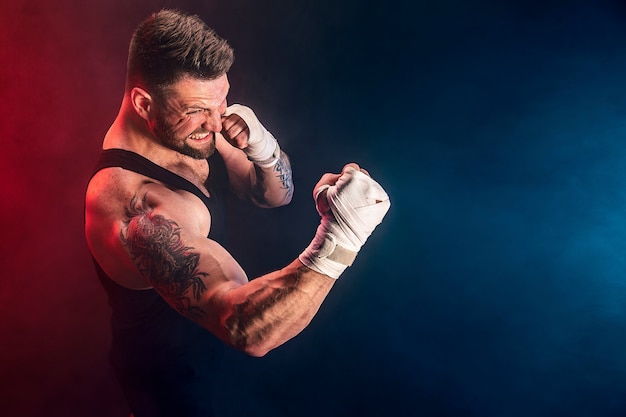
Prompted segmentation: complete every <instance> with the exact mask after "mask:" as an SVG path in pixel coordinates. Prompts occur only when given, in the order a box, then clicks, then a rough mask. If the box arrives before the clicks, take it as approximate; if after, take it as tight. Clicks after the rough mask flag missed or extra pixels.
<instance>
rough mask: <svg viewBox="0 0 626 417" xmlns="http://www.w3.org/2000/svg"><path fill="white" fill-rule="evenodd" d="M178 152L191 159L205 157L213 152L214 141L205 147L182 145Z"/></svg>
mask: <svg viewBox="0 0 626 417" xmlns="http://www.w3.org/2000/svg"><path fill="white" fill-rule="evenodd" d="M178 152H180V153H182V154H183V155H187V156H189V157H191V158H193V159H207V158H208V157H209V156H211V155H213V152H215V142H213V143H212V144H211V146H210V147H208V148H205V149H197V148H192V147H191V146H188V145H184V146H183V148H182V149H179V150H178Z"/></svg>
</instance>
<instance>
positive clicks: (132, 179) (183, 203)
mask: <svg viewBox="0 0 626 417" xmlns="http://www.w3.org/2000/svg"><path fill="white" fill-rule="evenodd" d="M210 220H211V218H210V213H209V212H208V210H207V208H206V206H205V205H204V204H203V203H202V202H201V201H200V200H199V199H198V198H197V197H195V196H193V195H191V194H190V193H187V192H184V191H180V190H172V189H170V188H168V187H167V186H165V185H164V184H162V183H160V182H158V181H156V180H153V179H150V178H148V177H145V176H143V175H140V174H137V173H135V172H132V171H127V170H125V169H123V168H105V169H103V170H100V171H99V172H97V173H96V174H95V175H94V176H93V178H92V179H91V181H90V182H89V185H88V187H87V192H86V198H85V235H86V239H87V243H88V245H89V248H90V250H91V252H92V254H93V256H94V257H95V258H96V260H97V261H98V263H99V264H100V266H101V267H102V268H103V269H104V270H105V272H107V275H109V276H110V277H111V278H113V279H114V280H115V281H117V282H118V283H119V284H121V285H125V286H128V287H141V286H142V284H145V280H144V279H143V278H142V277H141V275H140V274H139V273H138V271H137V269H136V267H135V265H134V263H133V260H132V253H131V252H130V251H129V248H128V240H127V239H128V236H129V231H135V232H137V233H144V234H145V233H147V232H148V230H154V231H156V230H158V229H159V228H160V227H171V228H173V229H175V230H178V231H181V230H182V231H183V232H184V233H185V235H186V236H188V237H191V238H197V239H200V238H205V237H206V236H207V235H208V232H209V229H210ZM142 228H143V229H142ZM155 237H156V236H155Z"/></svg>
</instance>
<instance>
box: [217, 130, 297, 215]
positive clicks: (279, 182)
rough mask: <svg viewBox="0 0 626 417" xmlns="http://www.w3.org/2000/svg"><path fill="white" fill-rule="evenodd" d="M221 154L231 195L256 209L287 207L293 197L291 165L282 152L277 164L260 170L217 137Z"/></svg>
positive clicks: (243, 155) (238, 150)
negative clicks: (251, 203)
mask: <svg viewBox="0 0 626 417" xmlns="http://www.w3.org/2000/svg"><path fill="white" fill-rule="evenodd" d="M216 144H217V149H218V151H219V152H220V155H221V156H222V158H224V162H225V163H226V167H227V169H228V174H229V178H230V183H231V187H232V189H233V191H234V192H235V194H237V195H238V196H239V197H241V198H245V199H249V200H251V201H252V202H253V203H254V204H256V205H257V206H259V207H279V206H283V205H286V204H289V202H290V201H291V198H292V196H293V190H294V186H293V181H292V176H291V163H290V162H289V157H288V156H287V154H285V152H283V151H281V153H280V158H279V159H278V162H277V163H276V164H275V165H274V166H271V167H269V168H261V167H259V166H258V165H255V164H253V163H252V162H250V161H249V160H248V158H247V157H246V155H245V154H244V153H243V151H241V150H240V149H237V148H235V147H233V146H231V145H230V144H229V143H227V142H226V140H225V139H224V138H223V137H222V136H221V135H218V136H217V143H216Z"/></svg>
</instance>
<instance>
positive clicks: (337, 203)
mask: <svg viewBox="0 0 626 417" xmlns="http://www.w3.org/2000/svg"><path fill="white" fill-rule="evenodd" d="M315 199H316V207H317V210H318V212H319V213H320V215H321V216H322V221H321V223H320V225H319V227H318V228H317V232H316V234H315V238H314V239H313V241H312V242H311V244H310V245H309V246H308V247H307V248H306V249H305V250H304V252H302V254H300V256H299V259H300V261H301V262H302V263H303V264H304V265H306V266H307V267H309V268H311V269H313V270H314V271H317V272H319V273H322V274H324V275H328V276H329V277H332V278H338V277H339V276H340V275H341V273H343V271H344V270H345V269H346V268H347V267H348V266H350V265H351V264H352V262H353V261H354V258H355V257H356V255H357V253H358V252H359V250H360V249H361V246H363V244H364V243H365V241H366V240H367V238H368V237H369V236H370V234H371V233H372V232H373V231H374V229H375V228H376V226H377V225H378V224H380V223H381V222H382V220H383V218H384V217H385V214H386V213H387V211H388V210H389V207H390V206H391V203H390V201H389V196H388V195H387V193H386V192H385V190H384V189H383V188H382V187H381V186H380V184H378V183H377V182H376V181H374V180H373V179H372V178H371V177H370V176H369V175H367V174H366V173H364V172H362V171H361V170H360V169H359V168H358V165H355V164H349V165H346V167H344V169H343V172H342V174H341V175H340V176H339V178H338V179H337V181H336V182H335V183H334V184H332V185H331V184H322V185H319V186H318V187H317V189H316V190H315Z"/></svg>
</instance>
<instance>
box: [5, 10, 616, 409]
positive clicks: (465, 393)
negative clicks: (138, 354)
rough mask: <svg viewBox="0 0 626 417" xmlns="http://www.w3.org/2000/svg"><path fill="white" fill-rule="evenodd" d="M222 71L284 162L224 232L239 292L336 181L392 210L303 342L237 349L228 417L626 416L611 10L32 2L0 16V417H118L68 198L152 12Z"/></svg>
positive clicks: (103, 336)
mask: <svg viewBox="0 0 626 417" xmlns="http://www.w3.org/2000/svg"><path fill="white" fill-rule="evenodd" d="M164 6H166V7H177V8H180V9H182V10H185V11H188V12H193V13H197V14H199V15H200V16H201V17H202V18H203V19H204V20H205V21H206V22H207V23H208V24H209V25H210V26H212V27H214V28H215V29H216V30H217V31H218V33H220V34H221V35H222V36H224V37H225V38H227V39H228V40H229V41H230V43H231V44H232V45H233V47H234V48H235V51H236V56H237V58H236V62H235V65H234V67H233V68H232V71H231V73H230V79H231V84H232V90H231V95H230V102H241V103H243V104H247V105H249V106H251V107H253V108H254V109H255V111H256V112H257V114H258V115H259V117H260V118H261V120H262V122H263V123H264V124H265V125H266V126H267V127H268V128H269V129H270V130H271V131H272V132H273V133H274V134H275V135H276V136H277V137H278V138H279V141H280V143H281V145H282V147H283V149H284V150H286V151H287V152H288V153H289V155H290V156H291V159H292V164H293V167H294V178H295V183H296V194H295V197H294V201H293V203H292V204H291V205H290V206H288V207H285V208H281V209H277V210H272V211H262V210H248V209H245V208H240V209H237V210H234V211H233V215H234V216H236V218H235V219H233V220H231V222H230V223H231V230H232V231H233V232H234V236H235V238H234V239H233V241H232V246H231V250H232V252H233V253H234V254H235V256H236V257H237V258H238V259H239V260H240V261H241V263H242V265H244V267H245V268H246V270H247V271H248V272H249V274H250V275H251V276H256V275H258V274H261V273H264V272H267V271H269V270H272V269H274V268H278V267H281V266H283V265H285V264H286V263H287V262H289V261H290V260H292V259H294V258H295V257H296V256H297V255H298V254H299V253H300V251H301V250H302V249H303V248H304V247H305V246H306V245H307V244H308V243H309V241H310V240H311V238H312V237H313V234H314V231H315V227H316V226H317V223H318V216H317V213H316V212H315V210H314V207H313V203H312V199H311V189H312V187H313V185H314V184H315V183H316V182H317V180H318V179H319V177H320V175H321V174H322V173H323V172H326V171H334V172H336V171H338V170H339V169H340V168H341V166H342V165H343V164H344V163H346V162H350V161H357V162H359V163H360V164H361V165H363V166H364V167H366V168H368V169H369V171H370V172H371V173H372V175H373V176H374V177H375V178H377V179H378V180H379V182H381V184H382V185H383V186H384V187H385V188H386V189H387V191H388V192H389V194H390V196H391V199H392V208H391V210H390V212H389V214H388V215H387V217H386V219H385V221H384V222H383V224H382V225H381V226H379V228H378V229H377V230H376V232H375V233H374V235H373V236H372V238H370V240H369V241H368V243H367V244H366V246H365V247H364V249H363V250H362V252H361V254H360V256H359V257H358V259H357V262H356V263H355V265H354V266H353V267H352V268H350V269H349V270H348V271H347V272H346V273H345V274H344V275H343V276H342V277H341V279H340V280H339V282H338V283H337V284H336V286H335V288H334V289H333V291H332V292H331V294H330V296H329V297H328V299H327V301H326V302H325V304H324V305H323V306H322V309H321V311H320V312H319V314H318V315H317V316H316V318H315V319H314V320H313V322H312V324H311V325H310V326H309V327H308V328H307V329H306V330H305V331H304V332H303V333H302V334H301V335H300V336H298V337H297V338H295V339H294V340H292V341H290V342H288V343H287V344H285V345H284V346H282V347H280V348H278V349H276V350H275V351H273V352H271V353H270V354H269V355H267V356H266V357H264V358H261V359H256V358H249V357H245V356H244V355H242V354H239V353H237V352H229V354H228V355H227V357H226V362H225V364H224V367H223V370H222V372H221V374H220V375H219V378H220V384H219V386H218V388H217V392H216V393H214V394H213V395H215V398H216V404H217V408H218V409H219V410H220V411H221V412H222V413H223V415H224V416H243V415H246V416H273V417H278V416H289V417H291V416H303V417H308V416H311V417H313V416H348V415H365V416H424V417H470V416H471V417H474V416H476V417H518V416H519V417H528V416H533V417H544V416H568V417H579V416H580V417H586V416H592V417H605V416H606V417H608V416H624V415H626V396H625V394H626V374H625V371H626V334H625V332H624V327H625V322H626V309H625V306H626V279H625V268H626V258H625V249H626V175H625V174H626V144H625V143H624V142H625V140H624V138H625V134H626V124H625V123H624V120H625V118H624V116H625V111H626V94H625V92H626V83H625V81H624V80H625V76H626V6H625V5H623V4H622V3H620V2H617V1H604V0H602V1H576V0H574V1H572V0H569V1H566V0H562V1H559V0H552V1H550V0H547V1H541V2H539V1H522V0H514V1H496V0H493V1H478V0H467V1H460V0H456V1H455V0H448V1H438V2H436V1H430V2H425V1H399V2H380V1H377V2H373V1H356V0H350V1H337V0H333V1H331V0H315V1H313V0H307V1H287V0H282V1H279V0H275V1H251V2H246V1H241V0H230V1H226V0H224V1H222V0H215V1H207V0H205V1H200V0H195V1H192V0H179V1H164V0H163V1H157V0H149V1H143V2H131V1H127V0H124V1H122V0H107V1H96V0H86V1H78V0H57V1H54V2H53V1H50V2H46V1H43V0H35V1H25V0H13V1H4V2H2V4H1V5H0V100H1V101H0V117H1V120H2V122H1V123H0V138H1V141H2V142H1V143H2V151H1V152H0V187H1V188H0V191H1V193H0V195H1V199H2V203H1V204H0V222H1V223H0V226H1V232H0V233H1V234H0V236H1V237H2V239H1V245H2V248H1V249H2V250H1V251H0V265H1V266H2V269H1V270H2V278H1V279H0V414H1V415H3V416H19V417H31V416H32V417H34V416H42V417H43V416H46V417H56V416H63V417H68V416H93V417H100V416H102V417H109V416H110V417H118V416H119V417H122V416H127V415H128V410H127V409H126V405H125V403H124V401H123V399H122V397H121V394H120V391H119V389H118V388H117V385H116V384H115V381H114V379H113V376H112V373H111V371H110V369H109V367H108V362H107V349H108V343H109V338H110V336H109V329H108V315H109V310H108V306H107V305H106V299H105V297H104V294H103V291H102V289H101V288H100V286H99V283H98V282H97V279H96V277H95V275H94V272H93V268H92V265H91V261H90V259H89V255H88V252H87V250H86V246H85V243H84V239H83V235H82V233H83V232H82V216H83V213H82V207H83V192H84V188H85V185H86V183H87V180H88V178H89V174H90V169H91V166H92V165H93V163H94V159H95V158H96V155H97V153H98V150H99V147H100V144H101V139H102V137H103V135H104V133H105V132H106V130H107V128H108V126H109V124H110V123H111V121H112V120H113V118H114V117H115V115H116V114H117V110H118V107H119V104H120V102H121V98H122V93H123V85H124V72H125V59H126V50H127V45H128V40H129V37H130V34H131V32H132V30H133V28H134V27H135V26H136V24H137V23H138V22H139V21H141V20H142V19H143V18H144V17H145V16H146V15H148V14H149V13H150V12H152V11H155V10H158V9H159V8H161V7H164Z"/></svg>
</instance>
